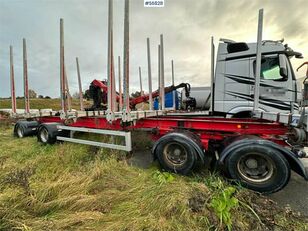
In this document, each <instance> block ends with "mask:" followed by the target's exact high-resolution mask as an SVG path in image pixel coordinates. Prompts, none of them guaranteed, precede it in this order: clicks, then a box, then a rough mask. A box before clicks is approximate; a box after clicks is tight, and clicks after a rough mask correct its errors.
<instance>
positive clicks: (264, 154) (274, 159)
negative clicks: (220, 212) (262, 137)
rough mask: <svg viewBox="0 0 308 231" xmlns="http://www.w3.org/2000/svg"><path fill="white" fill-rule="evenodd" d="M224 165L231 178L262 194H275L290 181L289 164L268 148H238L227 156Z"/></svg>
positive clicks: (254, 146) (276, 152)
mask: <svg viewBox="0 0 308 231" xmlns="http://www.w3.org/2000/svg"><path fill="white" fill-rule="evenodd" d="M225 163H226V167H227V171H228V173H229V175H230V177H231V178H233V179H235V180H238V181H240V183H242V184H243V185H244V186H245V187H247V188H249V189H252V190H255V191H258V192H262V193H274V192H277V191H279V190H280V189H282V188H283V187H284V186H285V185H286V184H287V183H288V181H289V179H290V166H289V163H288V162H287V160H286V159H285V158H284V157H283V156H282V155H281V154H280V152H278V151H277V150H275V149H273V148H271V147H268V146H262V145H259V144H252V145H244V146H240V147H238V148H236V149H235V150H234V151H232V152H231V153H230V154H229V156H228V157H227V159H226V162H225Z"/></svg>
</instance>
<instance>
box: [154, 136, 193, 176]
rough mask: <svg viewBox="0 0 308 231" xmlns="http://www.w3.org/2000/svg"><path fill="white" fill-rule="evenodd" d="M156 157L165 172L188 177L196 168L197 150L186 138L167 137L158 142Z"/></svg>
mask: <svg viewBox="0 0 308 231" xmlns="http://www.w3.org/2000/svg"><path fill="white" fill-rule="evenodd" d="M158 142H159V143H158V145H157V147H156V149H155V153H154V155H155V156H156V157H157V159H158V162H159V164H160V165H161V167H162V168H163V169H164V170H167V171H171V172H175V173H179V174H183V175H187V174H188V173H190V171H191V170H192V169H193V168H194V166H195V161H196V159H197V158H196V155H197V154H196V150H195V149H194V147H193V146H192V145H191V144H190V143H189V142H187V140H186V139H185V138H182V137H180V136H177V135H166V136H165V137H162V138H161V139H160V140H159V141H158Z"/></svg>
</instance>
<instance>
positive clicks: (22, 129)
mask: <svg viewBox="0 0 308 231" xmlns="http://www.w3.org/2000/svg"><path fill="white" fill-rule="evenodd" d="M38 126H39V123H38V122H37V121H26V120H19V121H17V122H16V124H15V127H14V136H16V137H18V138H23V137H26V136H32V135H35V134H36V129H37V127H38Z"/></svg>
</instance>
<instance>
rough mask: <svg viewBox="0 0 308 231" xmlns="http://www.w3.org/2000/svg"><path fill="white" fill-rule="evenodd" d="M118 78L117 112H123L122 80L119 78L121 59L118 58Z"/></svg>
mask: <svg viewBox="0 0 308 231" xmlns="http://www.w3.org/2000/svg"><path fill="white" fill-rule="evenodd" d="M118 77H119V111H122V110H123V95H122V78H121V58H120V56H118Z"/></svg>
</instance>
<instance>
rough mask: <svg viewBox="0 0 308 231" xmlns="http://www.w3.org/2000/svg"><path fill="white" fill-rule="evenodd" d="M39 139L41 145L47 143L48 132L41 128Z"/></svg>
mask: <svg viewBox="0 0 308 231" xmlns="http://www.w3.org/2000/svg"><path fill="white" fill-rule="evenodd" d="M40 138H41V141H42V142H43V143H47V141H48V131H47V129H46V128H42V129H41V131H40Z"/></svg>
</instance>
